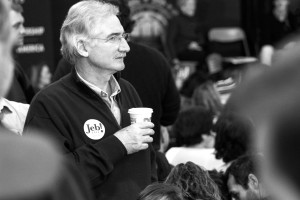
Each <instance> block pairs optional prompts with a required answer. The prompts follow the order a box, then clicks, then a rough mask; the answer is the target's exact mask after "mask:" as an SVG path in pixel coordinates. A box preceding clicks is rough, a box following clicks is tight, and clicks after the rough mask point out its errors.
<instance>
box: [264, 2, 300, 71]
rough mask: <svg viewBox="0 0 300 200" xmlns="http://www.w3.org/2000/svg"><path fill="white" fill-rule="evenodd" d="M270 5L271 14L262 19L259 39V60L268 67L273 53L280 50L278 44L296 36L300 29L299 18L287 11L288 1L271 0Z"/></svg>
mask: <svg viewBox="0 0 300 200" xmlns="http://www.w3.org/2000/svg"><path fill="white" fill-rule="evenodd" d="M272 3H273V5H272V9H271V12H270V13H268V15H267V16H266V17H265V18H264V19H263V23H262V27H261V38H260V40H261V41H260V42H261V46H262V48H261V52H260V59H261V61H262V63H263V64H266V65H269V66H270V65H271V63H272V62H273V61H272V60H273V58H272V57H273V55H274V53H275V52H276V51H277V50H278V49H281V48H282V47H281V46H280V45H279V43H280V42H281V41H282V40H283V39H285V38H286V37H288V36H290V35H292V34H298V33H299V28H300V16H298V15H296V14H295V13H293V12H291V10H290V9H289V7H290V6H289V5H290V3H291V2H290V0H273V1H272Z"/></svg>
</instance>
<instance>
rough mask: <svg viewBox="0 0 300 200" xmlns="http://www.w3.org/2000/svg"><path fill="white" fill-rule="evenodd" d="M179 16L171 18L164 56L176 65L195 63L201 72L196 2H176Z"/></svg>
mask: <svg viewBox="0 0 300 200" xmlns="http://www.w3.org/2000/svg"><path fill="white" fill-rule="evenodd" d="M175 2H176V6H177V7H178V10H179V14H178V15H177V16H174V17H173V18H171V20H170V22H169V25H168V27H167V33H166V46H167V48H166V49H167V52H166V55H167V57H168V58H169V59H170V61H171V62H172V63H173V64H174V65H176V64H178V63H180V61H181V60H185V61H196V62H197V64H198V66H197V68H198V69H200V70H203V69H202V67H203V63H204V60H205V59H204V44H205V39H204V36H203V32H202V30H201V27H200V25H199V22H198V21H197V19H196V17H195V13H196V8H197V1H196V0H176V1H175Z"/></svg>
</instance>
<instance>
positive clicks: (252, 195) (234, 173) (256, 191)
mask: <svg viewBox="0 0 300 200" xmlns="http://www.w3.org/2000/svg"><path fill="white" fill-rule="evenodd" d="M262 162H263V157H262V156H261V155H246V156H242V157H239V158H238V159H236V160H235V161H233V162H232V164H231V165H230V167H229V168H228V169H227V170H226V177H227V187H228V190H229V192H230V194H231V197H232V199H234V200H256V199H257V200H258V199H262V198H265V197H267V196H266V191H265V190H264V186H263V184H262V181H261V179H260V176H259V167H260V166H261V165H262Z"/></svg>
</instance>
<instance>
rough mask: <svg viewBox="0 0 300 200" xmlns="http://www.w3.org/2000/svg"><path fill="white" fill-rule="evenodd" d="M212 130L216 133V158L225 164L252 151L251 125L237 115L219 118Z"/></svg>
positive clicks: (248, 121) (225, 115)
mask: <svg viewBox="0 0 300 200" xmlns="http://www.w3.org/2000/svg"><path fill="white" fill-rule="evenodd" d="M213 130H214V131H215V132H216V138H215V150H216V158H218V159H223V161H224V162H225V163H229V162H231V161H232V160H235V159H236V158H238V157H240V156H242V155H244V154H246V153H248V152H251V151H252V145H253V143H252V140H253V139H254V138H253V137H254V136H253V123H252V122H251V120H250V119H248V118H247V117H245V116H243V115H240V114H237V113H225V114H222V115H221V116H220V118H219V119H218V121H217V123H216V124H215V126H214V128H213Z"/></svg>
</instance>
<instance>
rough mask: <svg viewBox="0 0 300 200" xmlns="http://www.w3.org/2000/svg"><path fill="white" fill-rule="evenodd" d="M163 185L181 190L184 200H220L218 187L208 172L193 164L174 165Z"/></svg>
mask: <svg viewBox="0 0 300 200" xmlns="http://www.w3.org/2000/svg"><path fill="white" fill-rule="evenodd" d="M165 183H169V184H173V185H176V186H178V187H179V188H181V190H182V191H183V195H184V199H185V200H196V199H203V200H221V195H220V191H219V189H218V186H217V185H216V183H215V182H214V181H213V180H212V179H211V178H210V176H209V174H208V172H207V171H206V170H204V169H202V168H201V167H199V166H198V165H196V164H195V163H193V162H187V163H186V164H183V163H181V164H178V165H176V166H175V167H174V168H173V169H172V171H171V172H170V174H169V176H168V177H167V179H166V181H165Z"/></svg>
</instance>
